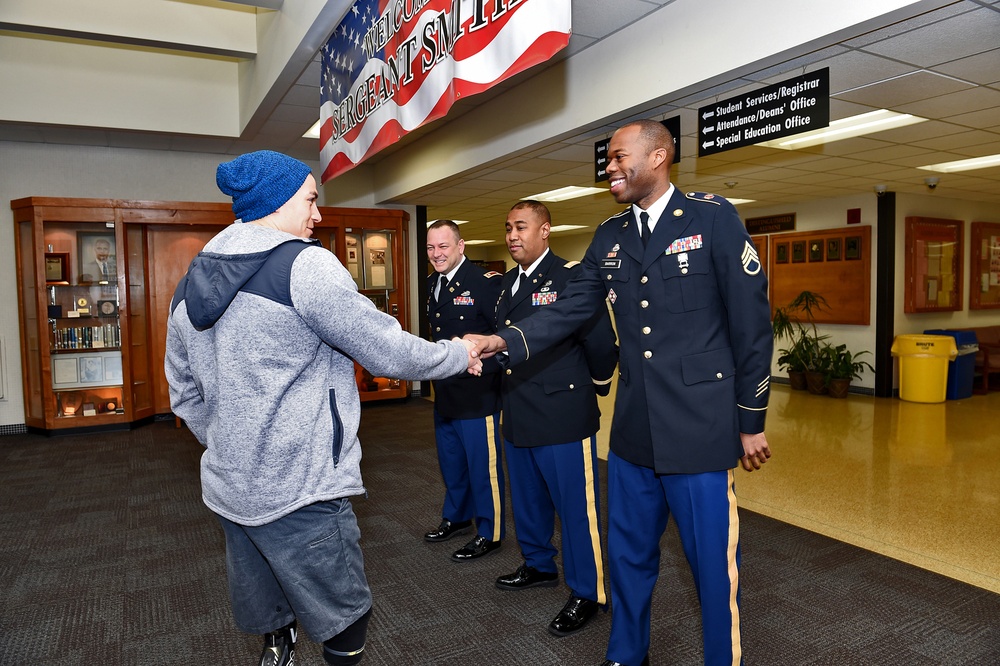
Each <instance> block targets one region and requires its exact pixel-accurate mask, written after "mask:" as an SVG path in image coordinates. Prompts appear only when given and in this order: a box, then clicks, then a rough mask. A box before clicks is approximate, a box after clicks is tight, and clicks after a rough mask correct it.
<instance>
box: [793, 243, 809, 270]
mask: <svg viewBox="0 0 1000 666" xmlns="http://www.w3.org/2000/svg"><path fill="white" fill-rule="evenodd" d="M805 260H806V242H805V241H793V242H792V263H793V264H801V263H802V262H804V261H805Z"/></svg>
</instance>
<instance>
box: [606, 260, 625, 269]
mask: <svg viewBox="0 0 1000 666" xmlns="http://www.w3.org/2000/svg"><path fill="white" fill-rule="evenodd" d="M621 267H622V260H621V259H601V268H621Z"/></svg>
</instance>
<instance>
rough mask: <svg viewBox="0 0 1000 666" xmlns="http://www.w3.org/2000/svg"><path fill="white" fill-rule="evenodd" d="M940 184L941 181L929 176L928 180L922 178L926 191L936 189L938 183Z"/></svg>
mask: <svg viewBox="0 0 1000 666" xmlns="http://www.w3.org/2000/svg"><path fill="white" fill-rule="evenodd" d="M940 182H941V179H940V178H936V177H934V176H931V177H930V178H924V185H926V186H927V189H929V190H933V189H934V188H936V187H937V186H938V183H940Z"/></svg>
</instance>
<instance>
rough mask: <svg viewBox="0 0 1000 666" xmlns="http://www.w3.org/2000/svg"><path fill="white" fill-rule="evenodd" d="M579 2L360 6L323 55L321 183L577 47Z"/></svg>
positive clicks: (395, 0) (378, 0)
mask: <svg viewBox="0 0 1000 666" xmlns="http://www.w3.org/2000/svg"><path fill="white" fill-rule="evenodd" d="M571 14H572V12H571V0H357V1H356V2H355V3H354V5H353V6H352V7H351V9H350V11H349V12H348V13H347V15H346V16H345V17H344V20H343V21H342V22H341V24H340V25H339V26H337V29H336V30H335V31H334V33H333V35H332V36H331V37H330V40H329V41H328V42H327V44H326V46H325V47H324V48H323V54H322V59H323V80H322V85H321V93H320V102H321V104H320V139H319V140H320V164H321V166H322V169H323V175H322V182H324V183H325V182H326V181H328V180H330V179H331V178H334V177H335V176H338V175H340V174H342V173H344V172H345V171H348V170H350V169H352V168H353V167H355V166H357V165H358V164H360V163H361V162H363V161H364V160H365V159H367V158H368V157H369V156H371V155H374V154H375V153H377V152H378V151H380V150H382V149H383V148H385V147H386V146H389V145H391V144H393V143H395V142H396V141H398V140H399V139H401V138H402V137H403V135H405V134H406V133H408V132H411V131H413V130H415V129H416V128H418V127H420V126H422V125H424V124H426V123H429V122H431V121H432V120H436V119H438V118H441V117H442V116H444V115H445V114H446V113H447V112H448V109H450V108H451V106H452V105H453V104H454V103H455V101H456V100H457V99H459V98H461V97H467V96H469V95H474V94H476V93H480V92H482V91H484V90H488V89H489V88H491V87H492V86H494V85H496V84H497V83H500V82H501V81H503V80H505V79H507V78H509V77H511V76H513V75H515V74H517V73H519V72H522V71H524V70H526V69H528V68H529V67H532V66H534V65H537V64H538V63H541V62H544V61H546V60H548V59H549V58H551V57H552V55H553V54H555V53H556V52H558V51H559V50H560V49H562V48H563V47H565V46H566V45H567V44H568V43H569V36H570V26H571Z"/></svg>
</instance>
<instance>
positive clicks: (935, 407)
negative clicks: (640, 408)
mask: <svg viewBox="0 0 1000 666" xmlns="http://www.w3.org/2000/svg"><path fill="white" fill-rule="evenodd" d="M602 411H603V412H604V419H603V421H602V433H601V434H602V442H603V443H605V445H606V441H607V433H608V432H609V428H610V415H611V402H610V401H605V402H602ZM768 412H769V413H768V419H767V431H766V432H767V437H768V441H769V443H770V445H771V451H772V454H773V457H772V458H771V460H770V462H768V463H767V465H766V466H765V467H764V468H763V469H762V470H761V471H759V472H753V473H750V474H747V473H745V472H742V471H739V473H738V474H737V477H736V478H737V486H736V493H737V496H738V497H739V501H740V506H741V507H743V508H745V509H749V510H751V511H755V512H758V513H761V514H763V515H766V516H770V517H772V518H777V519H779V520H782V521H785V522H788V523H791V524H793V525H797V526H799V527H803V528H806V529H809V530H812V531H815V532H818V533H820V534H824V535H827V536H830V537H833V538H836V539H840V540H842V541H845V542H847V543H851V544H854V545H856V546H860V547H862V548H866V549H869V550H872V551H875V552H878V553H881V554H883V555H887V556H890V557H893V558H896V559H899V560H902V561H904V562H908V563H910V564H913V565H916V566H919V567H923V568H925V569H929V570H931V571H935V572H937V573H940V574H943V575H946V576H950V577H952V578H955V579H958V580H961V581H964V582H967V583H970V584H973V585H977V586H979V587H982V588H985V589H988V590H991V591H993V592H998V593H1000V465H998V456H1000V392H998V391H994V392H992V393H990V394H989V395H985V396H980V395H975V396H972V397H971V398H967V399H964V400H949V401H946V402H944V403H938V404H922V403H914V402H906V401H903V400H899V399H895V398H873V397H868V396H862V395H854V394H852V395H850V396H849V397H848V398H847V399H846V400H837V399H833V398H829V397H826V396H815V395H810V394H808V393H806V392H803V391H792V390H790V389H789V388H788V387H787V386H784V385H772V391H771V403H770V408H769V410H768Z"/></svg>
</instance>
